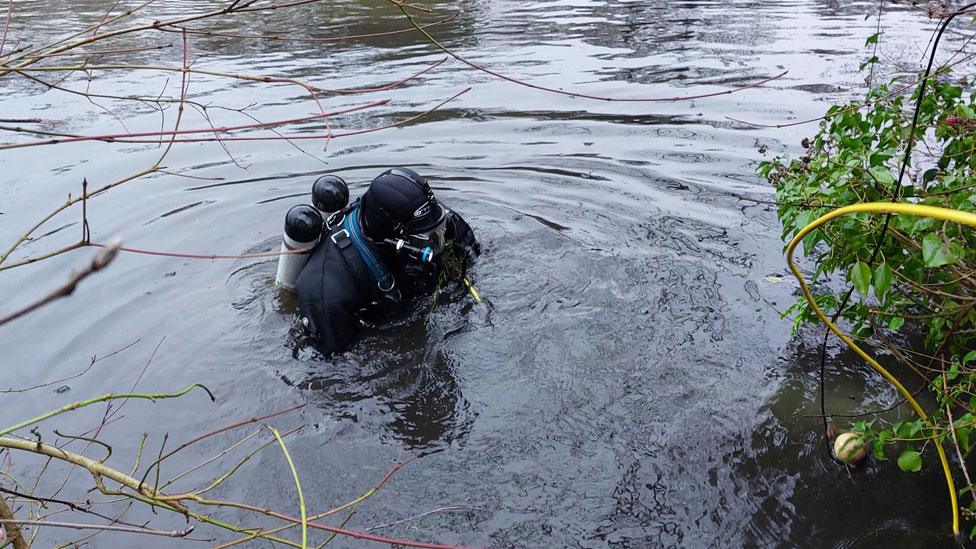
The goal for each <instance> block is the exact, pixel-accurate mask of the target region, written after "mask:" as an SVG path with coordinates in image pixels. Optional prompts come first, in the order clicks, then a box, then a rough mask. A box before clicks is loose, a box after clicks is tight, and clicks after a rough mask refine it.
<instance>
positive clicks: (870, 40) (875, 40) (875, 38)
mask: <svg viewBox="0 0 976 549" xmlns="http://www.w3.org/2000/svg"><path fill="white" fill-rule="evenodd" d="M879 34H880V33H877V32H876V33H874V34H872V35H871V36H868V39H867V40H865V41H864V45H865V46H869V45H871V44H877V43H878V35H879Z"/></svg>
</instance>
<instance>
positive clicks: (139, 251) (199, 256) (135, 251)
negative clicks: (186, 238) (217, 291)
mask: <svg viewBox="0 0 976 549" xmlns="http://www.w3.org/2000/svg"><path fill="white" fill-rule="evenodd" d="M88 246H94V247H96V248H104V247H106V245H105V244H97V243H91V244H88ZM309 250H310V248H299V249H295V250H286V251H284V252H280V251H279V252H258V253H253V254H239V255H222V254H191V253H181V252H159V251H155V250H144V249H141V248H129V247H127V246H120V247H119V251H120V252H128V253H131V254H141V255H154V256H159V257H182V258H184V259H257V258H262V257H277V256H279V255H286V254H299V253H305V252H308V251H309Z"/></svg>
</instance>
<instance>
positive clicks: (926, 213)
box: [786, 202, 976, 539]
mask: <svg viewBox="0 0 976 549" xmlns="http://www.w3.org/2000/svg"><path fill="white" fill-rule="evenodd" d="M855 213H886V214H898V215H910V216H914V217H930V218H933V219H940V220H943V221H953V222H956V223H962V224H963V225H969V226H970V227H976V214H973V213H970V212H963V211H959V210H951V209H948V208H939V207H937V206H925V205H921V204H903V203H893V202H867V203H864V204H854V205H852V206H845V207H843V208H838V209H836V210H834V211H832V212H830V213H827V214H825V215H823V216H821V217H820V218H818V219H816V220H815V221H813V222H812V223H810V224H809V225H807V226H806V227H803V228H802V229H800V232H798V233H796V236H794V237H793V240H791V241H790V243H789V245H787V246H786V261H787V262H788V263H789V265H790V270H791V271H793V276H795V277H796V279H797V280H798V281H799V282H800V289H801V290H802V291H803V296H804V297H806V299H807V301H808V302H809V303H810V306H811V307H812V308H813V312H814V313H816V315H817V316H818V317H819V318H820V320H822V321H823V322H824V324H826V325H827V327H828V328H830V331H832V332H834V333H835V334H837V337H839V338H840V339H841V340H842V341H843V342H844V343H846V344H847V346H848V347H850V348H851V349H853V350H854V352H855V353H857V354H858V356H860V357H861V358H863V359H864V360H865V361H867V363H868V364H870V365H871V367H872V368H874V369H875V371H877V372H878V373H879V374H881V375H882V376H884V377H885V379H887V380H888V381H890V382H891V383H892V385H894V386H895V387H896V388H897V389H898V392H899V393H901V395H902V396H903V397H905V399H906V400H907V401H908V402H909V403H910V404H911V405H912V409H913V410H915V413H916V414H918V417H920V418H922V420H923V421H928V416H927V415H925V412H924V411H923V410H922V407H921V406H920V405H919V404H918V401H916V400H915V398H914V397H912V395H911V393H909V392H908V390H907V389H905V386H904V385H902V384H901V383H900V382H899V381H898V379H896V378H895V376H893V375H891V372H889V371H888V370H886V369H885V368H884V366H882V365H881V364H879V363H878V361H876V360H875V359H873V358H871V356H869V355H868V354H867V353H866V352H864V350H863V349H861V348H860V347H858V346H857V344H856V343H854V341H853V340H852V339H851V338H850V337H848V336H847V335H846V334H844V333H843V332H841V331H840V329H839V328H838V327H837V326H836V325H835V324H834V323H833V322H831V321H830V319H829V318H827V315H825V314H824V312H823V311H822V310H821V309H820V307H819V306H818V305H817V302H816V301H815V300H814V299H813V294H811V293H810V288H809V286H807V282H806V279H804V278H803V273H801V272H800V269H799V267H797V265H796V262H795V261H793V252H794V251H796V247H797V246H798V245H799V244H800V242H801V241H802V240H803V237H804V236H806V235H807V234H809V233H810V231H813V230H814V229H816V228H817V227H820V226H821V225H824V224H825V223H827V222H829V221H831V220H834V219H837V218H838V217H843V216H845V215H850V214H855ZM936 449H937V450H938V452H939V460H940V461H941V462H942V470H943V471H944V472H945V478H946V485H947V486H948V489H949V499H950V501H951V504H952V532H953V533H954V534H955V535H956V537H957V539H958V536H959V503H958V500H957V499H956V487H955V484H954V483H953V481H952V472H951V471H949V460H948V459H946V453H945V449H944V448H943V447H942V443H941V442H939V441H936Z"/></svg>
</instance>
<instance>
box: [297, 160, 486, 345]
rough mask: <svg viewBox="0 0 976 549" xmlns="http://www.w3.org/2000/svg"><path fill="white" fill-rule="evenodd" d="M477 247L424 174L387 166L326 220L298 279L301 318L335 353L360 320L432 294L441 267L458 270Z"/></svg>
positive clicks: (468, 229) (349, 338)
mask: <svg viewBox="0 0 976 549" xmlns="http://www.w3.org/2000/svg"><path fill="white" fill-rule="evenodd" d="M480 251H481V250H480V245H479V244H478V242H477V241H476V240H475V237H474V233H473V232H472V231H471V227H470V226H468V224H467V223H466V222H465V221H464V219H462V218H461V216H460V215H458V214H457V213H455V212H453V211H451V210H449V209H447V208H446V207H444V206H443V205H441V204H440V203H438V201H437V199H436V198H434V193H433V191H431V189H430V185H429V184H428V183H427V180H426V179H424V178H423V177H421V176H420V175H418V174H417V173H416V172H414V171H413V170H409V169H406V168H394V169H391V170H387V171H385V172H383V173H382V174H380V175H379V176H378V177H376V179H374V180H373V182H372V183H370V186H369V189H368V190H367V191H366V193H365V194H364V195H363V196H362V198H360V199H359V200H356V201H355V202H353V203H352V204H351V205H349V206H348V207H347V208H345V209H344V210H342V211H341V212H339V213H337V214H335V215H333V216H332V218H330V219H329V220H328V223H327V226H326V229H325V232H324V233H323V234H322V239H321V241H320V242H319V244H318V245H317V246H316V248H315V249H314V251H313V252H312V257H311V258H310V259H309V261H308V263H307V264H306V265H305V267H304V268H303V269H302V272H301V274H300V275H299V277H298V283H297V287H296V290H297V292H298V305H299V308H300V309H301V312H302V315H303V318H302V323H303V324H304V325H305V327H306V328H307V329H308V331H309V332H310V333H311V334H312V335H313V337H314V338H315V339H316V340H317V347H318V348H319V350H320V351H322V352H323V353H325V354H330V353H333V352H338V351H343V350H345V349H347V348H348V347H349V345H350V344H351V343H352V341H353V339H354V338H355V336H356V334H357V332H358V331H359V328H360V326H361V325H362V324H363V320H364V319H365V318H366V317H375V316H377V315H379V316H382V315H388V314H390V313H391V312H393V311H395V310H396V309H398V308H399V306H400V305H401V304H403V303H406V302H407V301H409V300H410V299H411V298H413V297H416V296H419V295H423V294H425V293H428V292H430V291H432V290H433V289H434V287H435V285H436V284H437V281H438V277H439V276H440V275H441V274H442V273H443V272H444V270H445V269H446V268H457V267H458V266H460V273H463V272H464V267H465V265H466V262H467V261H468V259H470V258H472V257H474V256H476V255H478V254H479V253H480ZM447 258H451V260H452V261H450V263H451V264H450V265H448V263H449V261H448V260H447ZM459 276H463V274H462V275H459Z"/></svg>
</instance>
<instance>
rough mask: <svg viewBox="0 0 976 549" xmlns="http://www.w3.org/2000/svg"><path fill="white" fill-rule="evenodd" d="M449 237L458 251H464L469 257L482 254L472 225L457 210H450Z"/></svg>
mask: <svg viewBox="0 0 976 549" xmlns="http://www.w3.org/2000/svg"><path fill="white" fill-rule="evenodd" d="M447 221H448V222H447V235H446V236H447V239H448V240H449V241H451V242H452V243H453V245H454V247H455V249H456V250H457V251H460V252H464V253H465V255H467V256H468V257H469V258H474V257H476V256H478V255H479V254H481V244H479V243H478V240H477V239H476V238H475V237H474V231H473V230H471V226H470V225H468V223H467V221H465V220H464V218H462V217H461V216H460V215H459V214H458V213H457V212H455V211H454V210H450V211H449V213H448V220H447Z"/></svg>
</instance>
